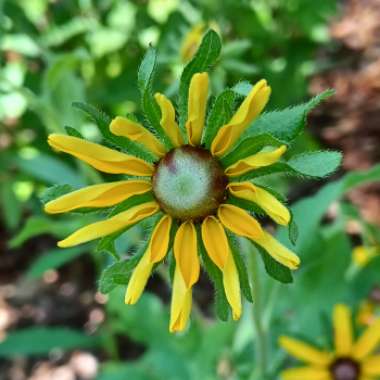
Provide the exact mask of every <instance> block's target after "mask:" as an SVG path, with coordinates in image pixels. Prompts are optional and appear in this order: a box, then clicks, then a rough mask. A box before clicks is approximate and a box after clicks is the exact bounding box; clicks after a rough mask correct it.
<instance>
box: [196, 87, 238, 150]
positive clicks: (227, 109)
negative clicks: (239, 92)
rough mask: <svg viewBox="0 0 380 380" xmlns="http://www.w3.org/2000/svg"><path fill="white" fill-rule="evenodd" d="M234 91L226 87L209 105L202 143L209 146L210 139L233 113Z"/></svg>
mask: <svg viewBox="0 0 380 380" xmlns="http://www.w3.org/2000/svg"><path fill="white" fill-rule="evenodd" d="M234 101H235V93H234V92H233V91H232V90H230V89H226V90H224V91H223V92H222V93H221V94H219V95H218V96H217V97H216V99H215V102H214V104H213V105H212V107H211V110H210V113H209V116H208V118H207V123H206V126H205V129H204V132H203V143H204V144H205V145H206V147H207V148H210V146H211V143H212V140H213V139H214V137H215V136H216V134H217V132H218V130H219V128H220V127H221V126H223V125H224V124H226V123H228V122H229V120H230V119H231V117H232V115H233V106H234Z"/></svg>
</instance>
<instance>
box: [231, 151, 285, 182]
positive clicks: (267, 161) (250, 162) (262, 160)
mask: <svg viewBox="0 0 380 380" xmlns="http://www.w3.org/2000/svg"><path fill="white" fill-rule="evenodd" d="M285 152H286V145H281V146H280V147H279V148H277V149H275V150H272V151H270V152H259V153H256V154H253V155H252V156H249V157H246V158H243V159H241V160H239V161H238V162H236V163H234V164H233V165H231V166H229V167H228V168H227V169H226V174H227V175H228V176H229V177H236V176H238V175H242V174H244V173H247V172H249V171H251V170H254V169H258V168H261V167H263V166H269V165H272V164H274V163H275V162H277V161H278V160H279V159H280V158H281V156H282V155H283V154H284V153H285Z"/></svg>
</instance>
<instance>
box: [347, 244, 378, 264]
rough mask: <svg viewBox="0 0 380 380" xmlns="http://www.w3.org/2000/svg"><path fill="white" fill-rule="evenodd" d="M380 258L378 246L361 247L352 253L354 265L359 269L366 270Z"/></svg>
mask: <svg viewBox="0 0 380 380" xmlns="http://www.w3.org/2000/svg"><path fill="white" fill-rule="evenodd" d="M378 256H380V249H379V247H377V246H371V247H368V246H364V245H360V246H357V247H355V248H354V250H353V251H352V259H353V262H354V264H355V265H356V266H357V267H359V268H364V267H365V266H366V265H367V264H369V263H370V262H371V261H372V260H373V259H374V258H375V257H378Z"/></svg>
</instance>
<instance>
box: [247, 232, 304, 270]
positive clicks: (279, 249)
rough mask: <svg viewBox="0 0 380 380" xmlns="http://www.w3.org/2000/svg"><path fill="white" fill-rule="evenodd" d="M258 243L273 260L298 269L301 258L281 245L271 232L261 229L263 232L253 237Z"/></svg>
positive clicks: (292, 268)
mask: <svg viewBox="0 0 380 380" xmlns="http://www.w3.org/2000/svg"><path fill="white" fill-rule="evenodd" d="M253 240H254V241H255V242H256V243H257V244H258V245H260V246H261V247H262V248H264V250H265V251H267V252H268V253H269V255H271V256H272V258H273V259H274V260H276V261H277V262H279V263H280V264H282V265H284V266H286V267H288V268H289V269H291V270H296V269H298V267H299V265H300V263H301V260H300V258H299V257H298V256H297V255H296V254H295V253H294V252H292V251H291V250H289V249H288V248H287V247H285V246H284V245H282V244H281V243H280V242H279V241H278V240H276V239H275V238H274V237H273V236H272V235H271V234H269V233H268V232H266V231H263V234H262V235H261V236H259V237H257V238H255V239H253Z"/></svg>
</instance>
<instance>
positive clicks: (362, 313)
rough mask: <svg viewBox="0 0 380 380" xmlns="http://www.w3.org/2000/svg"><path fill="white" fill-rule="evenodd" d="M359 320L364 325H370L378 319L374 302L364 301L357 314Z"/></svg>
mask: <svg viewBox="0 0 380 380" xmlns="http://www.w3.org/2000/svg"><path fill="white" fill-rule="evenodd" d="M357 321H358V324H359V325H362V326H369V325H371V324H372V323H373V322H374V321H376V312H375V305H374V304H373V303H372V302H369V301H364V302H362V304H361V305H360V308H359V312H358V315H357Z"/></svg>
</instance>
